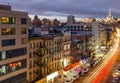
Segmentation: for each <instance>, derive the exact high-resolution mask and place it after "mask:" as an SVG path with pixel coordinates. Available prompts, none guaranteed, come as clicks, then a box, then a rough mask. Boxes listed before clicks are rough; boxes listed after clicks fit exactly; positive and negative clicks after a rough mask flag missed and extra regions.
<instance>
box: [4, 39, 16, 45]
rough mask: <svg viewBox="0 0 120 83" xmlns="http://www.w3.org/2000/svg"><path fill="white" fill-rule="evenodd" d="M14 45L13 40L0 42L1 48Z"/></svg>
mask: <svg viewBox="0 0 120 83" xmlns="http://www.w3.org/2000/svg"><path fill="white" fill-rule="evenodd" d="M11 45H15V39H8V40H2V46H3V47H4V46H11Z"/></svg>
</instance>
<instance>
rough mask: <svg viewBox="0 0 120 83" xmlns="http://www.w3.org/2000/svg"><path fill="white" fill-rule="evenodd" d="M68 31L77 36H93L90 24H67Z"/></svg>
mask: <svg viewBox="0 0 120 83" xmlns="http://www.w3.org/2000/svg"><path fill="white" fill-rule="evenodd" d="M67 27H68V29H69V30H70V31H71V35H76V34H81V33H85V34H91V32H92V26H91V24H90V23H83V22H80V23H75V24H73V23H72V24H67Z"/></svg>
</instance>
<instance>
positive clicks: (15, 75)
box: [0, 5, 29, 83]
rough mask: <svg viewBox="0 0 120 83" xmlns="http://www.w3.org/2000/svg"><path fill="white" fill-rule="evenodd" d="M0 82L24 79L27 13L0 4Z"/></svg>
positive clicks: (18, 81)
mask: <svg viewBox="0 0 120 83" xmlns="http://www.w3.org/2000/svg"><path fill="white" fill-rule="evenodd" d="M0 19H1V20H0V83H22V82H23V81H25V80H26V74H27V73H26V72H27V52H28V50H27V45H28V43H27V42H28V41H27V40H28V34H27V33H28V32H27V28H28V19H29V18H28V13H27V12H20V11H13V10H11V6H6V5H0Z"/></svg>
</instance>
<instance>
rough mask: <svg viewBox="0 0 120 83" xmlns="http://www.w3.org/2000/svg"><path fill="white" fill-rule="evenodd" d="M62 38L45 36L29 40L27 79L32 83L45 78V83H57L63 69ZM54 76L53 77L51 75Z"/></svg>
mask: <svg viewBox="0 0 120 83" xmlns="http://www.w3.org/2000/svg"><path fill="white" fill-rule="evenodd" d="M62 44H63V37H62V36H56V35H54V36H53V35H46V36H41V37H32V38H30V39H29V61H28V63H29V64H28V74H27V79H28V80H29V82H34V81H37V80H39V79H42V78H46V80H45V81H46V82H47V83H52V82H54V81H57V78H58V77H59V76H61V75H62V70H61V69H62V68H63V51H62V49H63V45H62ZM52 74H55V75H56V76H55V77H56V78H55V77H52V76H51V75H52Z"/></svg>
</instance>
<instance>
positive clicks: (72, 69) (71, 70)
mask: <svg viewBox="0 0 120 83" xmlns="http://www.w3.org/2000/svg"><path fill="white" fill-rule="evenodd" d="M79 66H80V65H79V62H75V63H74V64H71V65H69V66H67V67H66V68H65V69H64V80H73V78H74V76H77V75H78V74H79V72H80V68H79Z"/></svg>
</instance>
